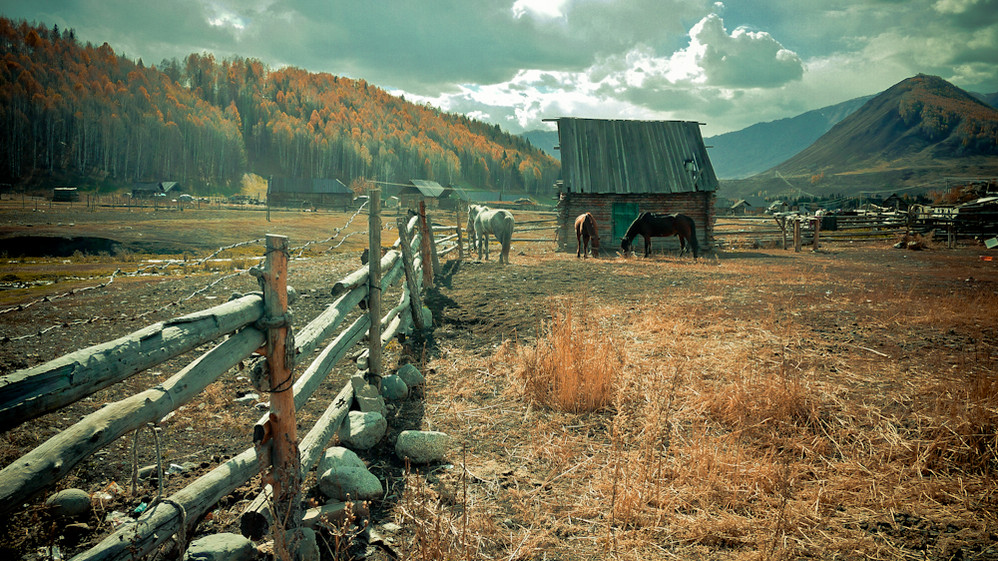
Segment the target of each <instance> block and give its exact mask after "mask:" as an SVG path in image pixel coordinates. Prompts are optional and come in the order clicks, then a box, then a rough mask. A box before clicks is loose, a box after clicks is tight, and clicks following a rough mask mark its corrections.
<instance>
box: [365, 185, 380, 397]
mask: <svg viewBox="0 0 998 561" xmlns="http://www.w3.org/2000/svg"><path fill="white" fill-rule="evenodd" d="M368 197H369V198H368V204H369V205H370V209H368V213H369V214H368V225H367V231H368V247H369V248H370V249H369V251H370V258H369V259H368V262H367V265H368V270H369V271H370V272H369V274H368V277H367V282H368V285H367V286H368V289H367V313H368V314H369V315H370V317H371V327H370V328H369V330H368V349H369V352H368V360H367V371H368V382H370V383H372V384H374V385H375V387H377V388H378V389H379V390H380V389H381V187H378V186H374V187H371V189H370V191H368Z"/></svg>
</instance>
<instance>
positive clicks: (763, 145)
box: [704, 95, 873, 179]
mask: <svg viewBox="0 0 998 561" xmlns="http://www.w3.org/2000/svg"><path fill="white" fill-rule="evenodd" d="M871 98H873V96H872V95H871V96H866V97H858V98H855V99H850V100H849V101H843V102H842V103H838V104H835V105H829V106H828V107H822V108H821V109H815V110H813V111H808V112H806V113H802V114H800V115H797V116H796V117H788V118H786V119H779V120H776V121H769V122H766V123H756V124H754V125H752V126H749V127H746V128H744V129H741V130H739V131H735V132H729V133H724V134H719V135H717V136H711V137H707V138H705V139H704V142H705V143H706V144H707V146H708V154H709V155H710V162H711V163H712V164H713V165H714V172H715V173H716V174H717V176H718V177H719V178H721V179H738V178H743V177H749V176H752V175H755V174H757V173H761V172H763V171H765V170H767V169H769V168H771V167H773V166H775V165H777V164H779V163H781V162H783V161H786V160H787V159H789V158H790V157H792V156H793V155H794V154H796V153H798V152H800V151H801V150H803V149H805V148H807V147H808V146H810V145H811V143H813V142H814V141H815V140H818V138H820V137H821V135H823V134H825V133H826V132H828V131H829V129H831V128H832V126H834V125H835V124H836V123H838V122H839V121H841V120H842V119H845V118H846V117H848V116H849V115H850V114H852V113H853V112H854V111H856V110H857V109H859V108H860V107H862V105H863V104H864V103H866V102H867V101H869V100H870V99H871Z"/></svg>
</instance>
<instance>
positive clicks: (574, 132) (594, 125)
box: [551, 117, 717, 194]
mask: <svg viewBox="0 0 998 561" xmlns="http://www.w3.org/2000/svg"><path fill="white" fill-rule="evenodd" d="M551 120H554V121H557V123H558V141H559V144H560V148H559V150H560V152H561V173H562V178H563V185H564V190H566V191H568V192H573V193H618V194H627V193H686V192H692V191H716V190H717V176H716V175H715V174H714V166H713V165H711V163H710V158H709V157H708V156H707V148H706V146H704V143H703V136H702V135H701V133H700V123H697V122H696V121H629V120H605V119H577V118H569V117H563V118H560V119H551Z"/></svg>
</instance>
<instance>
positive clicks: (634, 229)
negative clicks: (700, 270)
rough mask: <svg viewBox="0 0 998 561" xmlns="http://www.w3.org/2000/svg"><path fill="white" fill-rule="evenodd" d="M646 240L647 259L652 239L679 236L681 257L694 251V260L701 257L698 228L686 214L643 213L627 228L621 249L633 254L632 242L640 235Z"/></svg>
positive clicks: (621, 242)
mask: <svg viewBox="0 0 998 561" xmlns="http://www.w3.org/2000/svg"><path fill="white" fill-rule="evenodd" d="M639 234H640V235H641V236H642V237H644V239H645V257H648V256H649V255H651V239H652V237H668V236H679V248H680V251H679V255H680V256H681V255H682V254H684V253H686V252H687V251H689V250H690V249H692V250H693V258H694V259H696V258H697V257H699V255H700V246H699V244H697V228H696V224H695V223H694V222H693V219H692V218H690V217H689V216H686V215H685V214H652V213H650V212H642V213H641V214H639V215H638V217H637V218H635V219H634V222H631V225H630V226H629V227H628V228H627V233H626V234H625V235H624V238H623V239H621V240H620V249H622V250H623V251H624V253H625V254H627V253H630V252H631V242H632V241H633V240H634V238H635V237H636V236H638V235H639Z"/></svg>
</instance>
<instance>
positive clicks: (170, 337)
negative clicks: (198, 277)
mask: <svg viewBox="0 0 998 561" xmlns="http://www.w3.org/2000/svg"><path fill="white" fill-rule="evenodd" d="M370 204H371V208H370V214H369V221H370V224H369V230H368V233H369V236H370V240H369V241H370V247H371V248H378V249H379V250H380V248H381V247H382V245H381V240H380V236H381V230H382V226H381V216H380V191H379V190H377V189H372V191H371V199H370ZM397 227H398V231H399V239H398V240H397V241H396V242H395V244H394V245H393V247H392V249H391V250H389V251H387V252H386V253H385V254H384V256H383V257H381V258H380V259H377V258H375V256H377V255H379V254H380V251H371V252H370V254H371V255H372V258H371V259H370V260H369V263H368V265H367V266H365V267H361V268H359V269H357V270H355V271H354V272H352V273H350V274H349V275H347V276H346V277H344V278H343V279H341V280H340V281H338V282H337V283H335V285H334V286H333V288H332V291H333V294H334V296H337V295H338V298H337V300H336V301H335V302H334V303H333V304H330V305H329V306H328V307H327V308H326V309H325V310H324V311H323V312H322V313H320V314H319V315H318V316H317V317H315V318H314V319H313V320H312V321H311V322H309V323H308V324H307V325H305V326H304V327H303V328H302V329H301V330H300V332H298V333H294V334H291V333H290V326H289V321H288V318H289V316H288V299H287V298H288V292H287V280H288V279H287V262H288V245H287V241H288V240H287V238H286V237H283V236H275V235H269V236H267V239H266V258H265V262H264V265H263V266H262V267H260V268H255V269H252V270H251V271H250V272H251V273H252V274H253V275H254V276H256V277H257V278H258V280H259V281H260V284H261V288H262V291H261V292H260V293H254V294H249V295H246V296H243V297H241V298H238V299H236V300H233V301H231V302H228V303H225V304H222V305H219V306H216V307H213V308H209V309H206V310H203V311H200V312H195V313H193V314H189V315H185V316H183V317H179V318H175V319H172V320H169V321H165V322H160V323H156V324H154V325H150V326H148V327H146V328H144V329H141V330H138V331H135V332H133V333H131V334H129V335H126V336H124V337H121V338H119V339H116V340H114V341H110V342H107V343H103V344H99V345H95V346H93V347H90V348H87V349H82V350H79V351H76V352H73V353H70V354H68V355H65V356H63V357H60V358H56V359H54V360H52V361H49V362H47V363H44V364H41V365H38V366H35V367H32V368H28V369H25V370H22V371H18V372H14V373H12V374H10V375H7V376H4V377H2V378H0V430H7V429H10V428H11V427H14V426H17V425H19V424H21V423H23V422H25V421H27V420H29V419H32V418H35V417H38V416H40V415H43V414H45V413H48V412H51V411H55V410H57V409H59V408H61V407H63V406H65V405H68V404H70V403H73V402H75V401H76V400H79V399H81V398H83V397H85V396H87V395H90V394H92V393H93V392H96V391H97V390H99V389H102V388H105V387H108V386H110V385H112V384H115V383H117V382H120V381H122V380H125V379H126V378H129V377H130V376H132V375H134V374H137V373H139V372H141V371H143V370H146V369H148V368H150V367H153V366H155V365H157V364H160V363H162V362H164V361H166V360H168V359H171V358H174V357H177V356H180V355H182V354H184V353H186V352H188V351H191V350H193V349H195V348H197V347H198V346H201V345H203V344H206V343H210V342H213V341H218V342H217V344H216V345H215V346H214V347H213V348H212V349H210V350H209V351H207V352H205V353H204V354H202V355H201V356H199V357H198V358H196V359H195V360H193V361H192V362H191V363H190V364H188V365H187V366H186V367H184V368H183V369H181V370H180V371H179V372H178V373H177V374H175V375H174V376H172V377H170V378H169V379H167V380H165V381H163V382H162V383H160V384H158V385H156V386H155V387H152V388H149V389H147V390H145V391H143V392H141V393H138V394H136V395H133V396H131V397H128V398H125V399H122V400H120V401H118V402H116V403H112V404H109V405H107V406H105V407H103V408H101V409H99V410H97V411H95V412H93V413H91V414H89V415H87V416H86V417H84V418H83V419H82V420H80V421H79V422H78V423H76V424H74V425H73V426H71V427H69V428H67V429H66V430H64V431H62V432H60V433H59V434H57V435H56V436H54V437H52V438H50V439H49V440H48V441H46V442H45V443H43V444H42V445H40V446H39V447H37V448H35V449H34V450H31V451H30V452H28V453H27V454H25V455H24V456H22V457H20V458H19V459H17V460H16V461H14V462H13V463H11V464H10V465H8V466H6V467H4V468H3V469H2V470H0V514H4V515H9V514H10V513H11V512H12V511H15V510H17V509H19V508H20V507H21V505H23V504H25V503H26V502H27V501H29V500H31V499H32V498H34V497H37V496H38V495H40V494H42V493H43V492H44V491H46V490H48V489H49V488H51V487H52V486H53V485H54V484H55V483H56V482H58V481H59V480H60V479H62V478H63V477H65V476H66V475H68V474H69V473H70V472H71V470H72V469H73V468H74V467H75V466H77V465H78V464H79V463H80V462H81V461H83V460H84V459H86V458H87V457H88V456H90V455H91V454H93V453H95V452H96V451H98V450H100V449H101V448H103V447H106V446H107V445H109V444H111V443H112V442H114V441H115V440H116V439H118V438H120V437H122V436H124V435H126V434H127V433H128V432H130V431H139V430H141V429H143V428H145V427H146V426H152V425H154V424H155V423H156V422H157V421H158V420H160V419H162V418H163V417H164V416H166V415H167V414H169V413H170V412H171V411H173V410H175V409H177V408H179V407H180V406H182V405H184V404H185V403H188V402H189V401H191V400H192V399H193V398H194V397H195V396H197V395H198V394H199V393H200V392H201V391H203V390H204V389H205V388H206V387H207V386H208V385H209V384H211V383H212V382H214V381H215V380H217V379H218V378H219V377H220V376H221V375H222V374H224V373H225V372H227V371H229V369H231V368H233V367H235V366H237V365H239V364H240V363H241V362H243V361H246V360H247V359H249V361H250V362H251V363H252V364H253V365H254V366H253V370H252V371H253V372H254V373H255V375H254V376H253V378H254V383H255V384H257V385H258V386H260V387H261V389H262V390H263V391H269V392H270V397H271V404H270V407H271V409H270V412H269V413H268V414H267V415H265V416H264V417H263V418H262V419H261V420H260V421H259V422H257V424H256V426H254V428H253V443H254V444H253V446H252V447H250V448H248V449H246V450H245V451H244V452H242V453H240V454H238V455H236V456H235V457H233V458H231V459H229V460H228V461H225V462H224V463H222V464H221V465H219V466H218V467H216V468H215V469H214V470H212V471H211V472H209V473H207V474H205V475H203V476H201V477H200V478H198V479H197V480H195V481H194V482H193V483H191V484H190V485H189V486H187V487H186V488H184V489H182V490H180V491H178V492H176V493H174V494H173V495H170V496H169V497H162V498H159V499H158V500H157V501H154V504H153V505H151V506H150V507H148V508H147V510H146V511H145V512H144V513H143V514H142V515H141V516H140V517H139V518H138V519H137V520H136V521H135V522H134V523H132V524H127V525H124V526H122V527H121V528H120V529H118V530H117V531H116V532H114V533H113V534H111V535H110V536H108V537H107V538H106V539H104V540H103V541H101V542H100V543H99V544H97V545H96V546H94V547H93V548H91V549H90V550H88V551H86V552H83V553H81V554H79V555H78V556H76V557H75V558H74V560H75V561H84V560H88V561H94V560H100V561H109V560H122V561H124V560H127V559H136V558H141V557H143V556H145V555H147V554H148V553H150V552H151V551H153V550H154V549H155V548H156V547H158V546H160V545H161V544H163V543H164V542H166V541H167V540H168V539H171V537H172V536H174V535H177V536H178V540H179V541H180V542H183V541H184V536H185V535H186V534H187V532H188V531H190V530H191V529H192V524H194V523H195V522H196V521H198V520H200V519H201V518H202V517H203V516H204V515H205V514H206V513H207V512H208V511H209V509H211V507H212V506H213V505H215V504H216V503H217V502H218V501H219V500H221V499H222V498H223V497H225V496H226V495H228V494H230V493H231V492H232V491H233V490H235V489H236V488H237V487H239V486H241V485H243V484H244V483H246V482H247V481H249V480H250V479H251V478H252V477H253V476H254V475H256V474H257V473H262V474H263V476H264V477H263V481H264V482H265V483H266V486H265V487H264V489H262V490H261V494H260V496H259V497H258V498H257V500H255V501H253V502H252V504H251V505H250V507H248V508H247V510H246V513H254V512H255V513H257V514H259V515H263V516H264V518H265V519H266V520H268V521H269V520H272V519H273V517H272V515H271V514H270V513H269V512H268V509H269V507H270V505H273V506H274V508H276V509H278V512H282V513H285V512H294V510H293V509H296V508H297V506H296V505H298V504H300V501H298V500H297V498H296V497H297V496H298V494H299V492H300V485H301V481H302V478H303V477H304V475H305V474H306V473H307V472H308V471H309V470H310V469H311V468H312V467H313V466H314V465H315V464H316V463H317V462H318V460H319V458H320V456H321V454H322V451H323V449H324V447H325V446H326V444H327V443H328V442H329V441H330V439H331V438H332V437H333V436H334V434H335V433H336V431H337V429H338V428H339V425H340V423H341V421H342V420H343V418H344V417H345V416H346V414H347V412H348V411H349V409H350V408H351V404H352V401H353V397H354V384H356V377H355V380H353V381H351V382H348V383H347V384H346V385H345V386H344V387H343V389H342V390H341V391H340V392H339V394H338V395H337V397H336V398H335V399H334V400H333V401H332V402H331V403H330V404H329V405H328V407H327V408H326V410H325V411H324V412H323V413H322V415H321V416H320V417H319V419H318V420H317V421H316V423H315V425H314V426H313V427H312V428H311V429H310V430H309V431H308V432H307V433H306V434H305V435H304V437H302V438H301V439H300V441H299V440H298V439H297V435H296V422H295V410H296V409H298V408H300V407H302V406H303V405H304V404H305V402H306V401H307V400H308V399H309V397H310V396H311V395H312V394H313V393H314V392H315V390H316V389H317V388H318V387H319V385H320V383H321V382H322V381H323V380H324V379H325V378H326V376H327V375H328V374H329V373H330V372H331V371H332V369H333V367H334V366H335V365H336V364H337V363H338V362H339V361H341V360H342V359H343V358H344V357H345V356H346V355H347V353H348V352H349V350H350V349H351V347H353V346H354V345H356V344H357V343H359V342H361V341H362V340H363V339H364V338H365V337H367V338H368V345H367V348H366V349H365V350H364V351H363V353H364V354H367V360H366V363H367V372H366V374H365V375H364V378H363V379H364V381H365V382H366V383H371V384H375V385H377V384H378V382H379V380H380V374H381V350H382V347H383V346H384V345H385V344H387V343H388V342H390V341H391V340H392V339H393V338H394V337H396V336H397V335H398V334H400V333H405V332H407V331H409V330H411V329H412V328H413V327H415V328H416V329H424V328H425V327H426V326H425V325H423V321H424V319H423V313H422V297H421V294H422V291H423V288H424V287H425V286H428V285H430V284H431V283H432V282H433V277H434V275H435V274H439V267H440V266H439V255H442V254H445V253H449V252H451V251H453V250H455V249H456V250H458V252H459V254H460V253H463V250H462V249H461V225H460V223H458V226H457V229H456V233H455V234H452V235H450V236H446V237H444V238H442V239H441V240H436V239H435V238H434V236H433V235H432V234H431V232H432V231H433V230H438V229H437V228H432V229H431V227H430V226H429V223H428V221H427V218H426V213H425V208H421V212H420V213H419V214H418V215H416V216H413V217H411V218H407V217H399V218H398V219H397ZM444 229H447V230H450V231H453V230H454V228H444ZM438 245H439V246H440V250H439V252H438V250H437V246H438ZM403 277H404V281H403V282H402V283H401V289H402V291H401V292H402V295H401V297H400V299H399V301H398V303H397V304H396V305H395V306H393V307H392V308H391V309H389V310H388V311H387V313H385V314H384V315H383V316H382V312H381V308H382V302H381V294H382V293H383V292H384V291H385V290H387V289H388V288H389V287H391V286H393V285H394V284H395V283H396V282H398V281H399V280H400V279H402V278H403ZM361 301H366V302H367V313H362V314H361V315H360V317H358V318H357V319H356V320H355V321H353V322H352V323H351V324H350V325H349V326H348V327H346V328H345V329H342V330H341V331H339V333H338V334H336V335H335V337H333V335H334V333H336V331H337V330H338V329H340V327H341V325H342V324H343V323H344V322H345V320H346V318H347V317H348V314H349V313H350V312H351V311H352V310H354V308H357V307H358V306H359V304H360V303H361ZM330 337H333V339H332V341H330V342H329V343H327V344H326V345H325V347H324V348H323V349H322V350H321V352H319V353H318V354H317V356H316V358H315V359H314V360H313V361H312V362H311V363H310V364H309V365H308V366H307V367H306V368H305V370H304V371H303V372H302V374H301V375H300V376H298V377H297V378H295V377H294V376H293V374H292V371H293V369H294V363H295V361H296V360H297V359H300V358H304V357H310V356H312V355H313V353H314V352H315V350H316V349H318V348H319V346H320V345H322V344H323V343H324V342H325V341H326V340H327V339H329V338H330ZM292 381H293V384H292ZM154 430H155V429H154ZM160 469H162V468H160ZM162 478H163V475H162V473H160V474H159V480H160V481H162ZM285 509H287V510H285ZM246 513H244V517H245V514H246ZM299 519H300V517H299ZM292 520H294V518H292ZM275 528H276V527H275ZM281 535H283V532H274V538H275V548H278V551H281V550H280V549H279V548H280V546H281V545H282V544H281V543H280V542H281V540H282V539H283V538H282V537H281Z"/></svg>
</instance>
